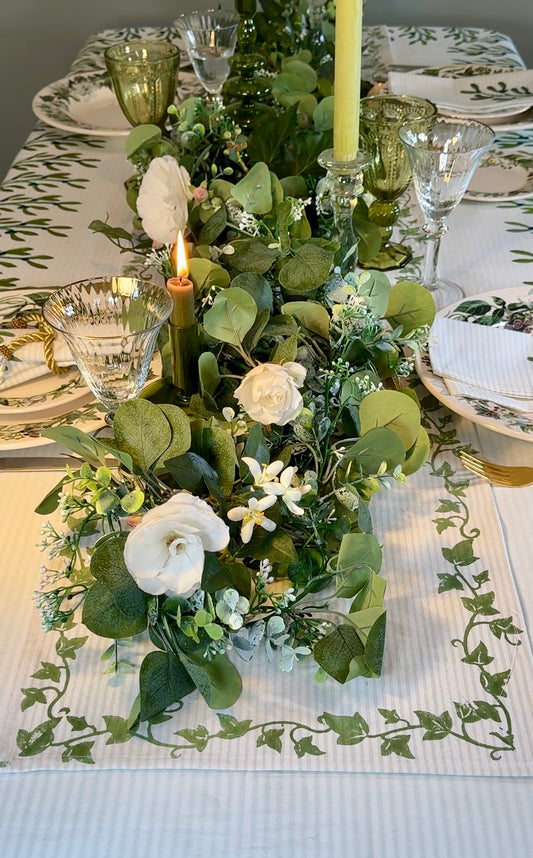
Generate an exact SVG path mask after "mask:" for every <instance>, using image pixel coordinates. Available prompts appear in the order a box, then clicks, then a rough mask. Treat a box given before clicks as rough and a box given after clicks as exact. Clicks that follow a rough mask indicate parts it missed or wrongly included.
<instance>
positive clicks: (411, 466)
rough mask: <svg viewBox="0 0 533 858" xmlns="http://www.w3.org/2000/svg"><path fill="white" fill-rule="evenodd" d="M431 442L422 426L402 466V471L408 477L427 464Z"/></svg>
mask: <svg viewBox="0 0 533 858" xmlns="http://www.w3.org/2000/svg"><path fill="white" fill-rule="evenodd" d="M430 448H431V442H430V440H429V435H428V433H427V432H426V430H425V429H424V427H423V426H420V428H419V430H418V435H417V439H416V441H415V443H414V444H413V446H412V447H411V448H410V449H409V450H408V451H407V456H406V458H405V462H404V463H403V466H402V471H403V472H404V474H405V475H406V476H407V477H408V476H409V474H414V473H415V471H418V469H419V468H421V467H422V465H423V464H424V463H425V462H427V458H428V456H429V451H430Z"/></svg>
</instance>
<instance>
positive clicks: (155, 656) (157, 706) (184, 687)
mask: <svg viewBox="0 0 533 858" xmlns="http://www.w3.org/2000/svg"><path fill="white" fill-rule="evenodd" d="M139 687H140V692H141V694H140V698H141V699H140V703H141V708H140V713H139V718H140V720H141V721H147V720H148V719H149V718H153V717H154V716H155V715H158V714H159V713H160V712H163V711H164V710H165V709H166V708H167V706H170V705H171V704H172V703H177V702H178V701H180V700H182V699H183V698H184V697H185V696H186V695H187V694H190V693H191V691H194V690H195V688H196V686H195V684H194V682H193V681H192V679H191V677H190V676H189V674H188V672H187V671H186V669H185V668H184V666H183V665H182V663H181V661H180V660H179V658H178V656H177V655H175V654H174V653H173V652H149V653H148V655H146V656H145V658H144V660H143V663H142V664H141V670H140V674H139Z"/></svg>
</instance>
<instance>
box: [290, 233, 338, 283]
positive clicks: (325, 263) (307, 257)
mask: <svg viewBox="0 0 533 858" xmlns="http://www.w3.org/2000/svg"><path fill="white" fill-rule="evenodd" d="M332 264H333V254H332V253H331V252H330V251H328V250H325V249H324V248H323V247H319V246H318V245H317V244H314V243H312V242H305V244H302V245H301V247H299V248H298V249H297V250H296V252H295V254H294V256H293V257H292V259H289V261H288V262H286V263H285V264H284V265H283V266H282V268H281V270H280V272H279V282H280V283H281V285H282V286H283V288H284V289H286V290H287V292H289V293H296V294H298V293H307V292H314V291H315V289H318V287H319V286H322V284H323V283H325V281H326V280H327V278H328V275H329V272H330V271H331V266H332Z"/></svg>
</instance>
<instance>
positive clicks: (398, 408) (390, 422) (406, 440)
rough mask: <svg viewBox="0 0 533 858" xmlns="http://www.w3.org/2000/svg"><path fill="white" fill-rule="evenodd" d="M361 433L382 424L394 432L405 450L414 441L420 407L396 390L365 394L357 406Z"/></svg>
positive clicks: (416, 434) (418, 422)
mask: <svg viewBox="0 0 533 858" xmlns="http://www.w3.org/2000/svg"><path fill="white" fill-rule="evenodd" d="M359 418H360V420H361V435H364V434H365V433H366V432H369V431H370V430H371V429H375V428H376V427H379V426H384V427H386V428H387V429H391V430H392V431H393V432H396V434H397V435H399V437H400V438H401V440H402V442H403V445H404V447H405V449H406V450H408V449H409V448H410V447H412V446H413V444H414V443H415V441H416V439H417V437H418V432H419V428H420V408H419V407H418V405H417V404H416V402H414V401H413V400H412V399H411V398H410V397H408V396H404V394H403V393H400V391H398V390H377V391H376V392H375V393H369V394H368V396H365V398H364V399H363V401H362V402H361V405H360V406H359Z"/></svg>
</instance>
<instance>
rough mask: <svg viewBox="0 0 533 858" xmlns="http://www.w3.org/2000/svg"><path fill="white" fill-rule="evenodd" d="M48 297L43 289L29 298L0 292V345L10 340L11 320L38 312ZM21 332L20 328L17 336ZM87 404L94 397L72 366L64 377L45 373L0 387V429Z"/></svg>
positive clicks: (40, 419) (39, 419)
mask: <svg viewBox="0 0 533 858" xmlns="http://www.w3.org/2000/svg"><path fill="white" fill-rule="evenodd" d="M48 294H49V291H48V292H47V291H46V290H43V291H40V292H34V293H32V294H31V295H29V294H28V293H23V292H20V291H17V290H12V291H10V292H4V293H0V344H3V345H8V344H9V343H10V341H11V340H12V334H13V328H12V322H11V320H12V319H13V318H14V317H15V316H18V315H19V314H20V313H23V312H25V311H31V310H40V308H41V307H42V304H43V302H44V300H45V298H46V296H47V295H48ZM24 333H25V330H24V329H20V334H24ZM43 362H44V353H43ZM89 402H94V397H93V395H92V393H91V391H90V390H89V389H88V387H87V385H86V384H85V382H84V381H83V379H82V377H81V376H80V374H79V372H78V369H77V367H76V366H74V365H73V366H72V368H70V369H69V370H68V371H67V372H66V373H65V374H64V375H54V374H53V373H52V372H46V370H45V372H44V373H43V375H41V376H39V377H38V378H35V379H33V380H31V381H25V382H24V383H22V384H17V385H15V386H13V387H8V388H6V389H5V390H4V389H3V387H2V385H1V384H0V422H1V423H2V424H3V426H2V430H5V429H6V425H9V426H11V427H13V425H14V424H21V423H22V424H27V423H30V422H32V423H35V422H37V421H42V420H50V419H53V418H57V417H59V416H61V415H63V414H67V413H69V412H72V411H74V410H78V409H80V408H82V407H83V406H84V405H86V404H87V403H89Z"/></svg>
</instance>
